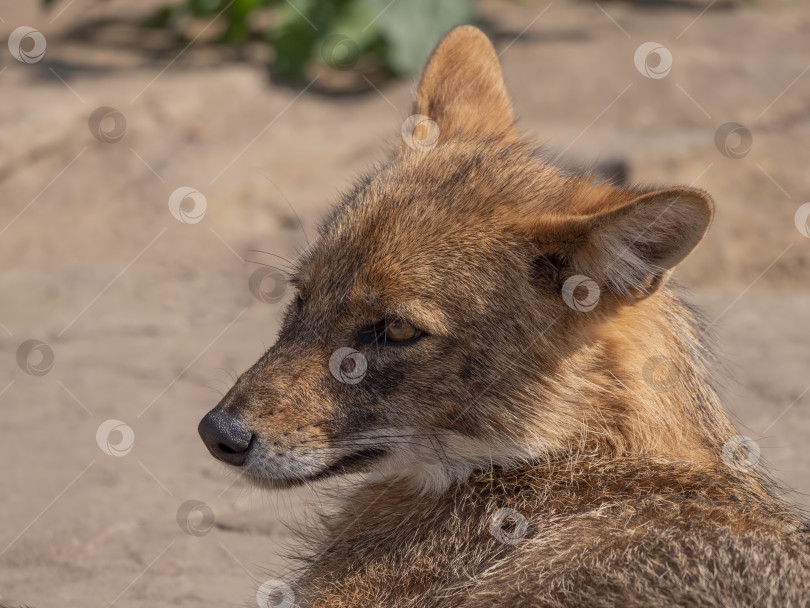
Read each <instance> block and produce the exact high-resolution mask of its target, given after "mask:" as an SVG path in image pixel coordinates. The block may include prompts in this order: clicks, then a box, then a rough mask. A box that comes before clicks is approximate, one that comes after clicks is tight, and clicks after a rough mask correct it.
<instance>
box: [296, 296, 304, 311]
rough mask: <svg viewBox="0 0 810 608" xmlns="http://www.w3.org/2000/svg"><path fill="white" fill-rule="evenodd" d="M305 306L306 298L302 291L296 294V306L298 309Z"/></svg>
mask: <svg viewBox="0 0 810 608" xmlns="http://www.w3.org/2000/svg"><path fill="white" fill-rule="evenodd" d="M303 307H304V299H303V298H302V297H301V294H300V293H297V294H295V308H296V310H301V309H302V308H303Z"/></svg>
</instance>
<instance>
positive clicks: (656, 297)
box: [200, 26, 810, 608]
mask: <svg viewBox="0 0 810 608" xmlns="http://www.w3.org/2000/svg"><path fill="white" fill-rule="evenodd" d="M414 115H415V117H412V118H411V119H410V120H409V122H408V125H410V126H411V127H413V129H412V130H410V131H409V132H408V133H406V135H408V137H407V138H405V139H407V142H406V144H400V146H399V148H398V149H397V150H396V151H395V152H394V153H393V154H392V155H391V158H390V159H389V160H388V161H387V162H385V163H384V164H382V165H381V166H379V168H377V170H376V171H374V172H373V173H371V174H370V175H368V176H367V177H366V178H365V179H363V180H361V181H360V183H359V184H358V185H357V187H356V188H355V189H354V190H353V191H352V192H350V193H349V194H348V195H346V196H345V197H344V199H343V200H342V202H341V203H340V205H339V206H338V208H337V209H336V210H335V211H334V212H333V214H332V215H331V216H330V217H329V219H328V221H326V223H325V225H324V226H323V228H322V230H321V233H320V237H319V239H318V241H317V243H315V244H314V245H313V246H312V247H311V248H310V249H309V250H308V251H306V253H305V254H304V255H303V256H302V259H301V260H300V261H299V263H298V265H297V269H296V270H295V272H294V273H293V275H292V277H291V282H292V285H294V287H295V289H296V296H295V299H294V301H293V302H292V303H291V304H290V306H289V308H288V310H287V312H286V316H285V318H284V322H283V326H282V328H281V331H280V335H279V338H278V341H277V342H276V344H275V345H274V346H273V347H272V348H271V349H270V350H269V351H268V352H267V353H266V354H265V355H264V356H263V357H262V358H261V359H260V360H259V361H258V362H257V363H256V364H255V365H254V366H253V367H252V368H251V369H250V370H248V371H247V372H245V373H244V374H243V375H242V377H240V378H239V380H238V381H237V382H236V384H235V386H234V387H233V388H232V389H231V390H230V391H229V392H228V394H227V395H226V396H225V398H224V399H223V400H222V402H221V403H220V404H219V405H217V407H216V408H214V409H213V410H212V411H211V412H209V413H208V415H206V416H205V418H204V419H203V421H202V422H201V423H200V434H201V435H202V437H203V439H204V441H205V443H206V445H207V446H208V448H209V449H210V451H211V453H212V454H213V455H214V456H216V457H217V458H219V459H220V460H223V461H225V462H227V463H230V464H231V465H234V466H236V467H241V471H242V472H243V473H244V475H245V476H246V477H248V478H250V479H251V480H253V481H255V482H257V483H259V484H261V485H263V486H267V487H271V488H283V487H289V486H294V485H298V484H302V483H305V482H309V481H313V480H319V479H324V478H326V477H330V476H333V475H339V474H343V473H350V472H366V473H369V475H367V476H366V477H364V481H363V482H358V486H357V487H356V489H354V490H353V493H352V494H351V495H350V496H348V497H347V498H346V499H345V503H344V504H343V505H342V507H341V508H340V510H339V511H338V513H337V514H336V515H334V516H332V517H330V518H326V520H325V526H324V530H323V534H321V535H319V536H318V537H317V539H315V540H314V541H313V542H312V543H311V544H310V546H309V547H308V548H307V551H308V553H307V555H308V562H307V565H306V570H305V571H304V573H303V574H302V576H301V577H300V579H299V580H298V581H297V582H296V583H295V584H294V586H293V590H294V592H295V595H296V602H297V604H298V605H301V606H310V607H315V606H318V607H324V608H343V607H348V606H352V607H362V608H367V607H372V606H386V607H391V606H402V607H405V606H408V607H413V608H419V607H427V606H431V607H445V606H453V607H465V608H473V607H481V608H483V607H490V606H509V607H522V606H616V605H621V606H625V607H627V606H691V605H700V606H717V607H720V606H722V607H727V606H780V607H781V606H804V605H808V603H810V576H808V575H810V530H808V526H807V525H806V524H805V523H804V521H803V519H802V518H801V517H800V516H799V515H798V514H797V513H796V512H795V511H794V510H793V509H791V508H790V507H789V506H788V505H786V504H785V503H784V502H783V501H782V500H781V499H780V498H778V496H777V494H776V492H775V491H774V490H773V488H772V486H771V485H770V483H769V482H768V479H767V477H766V476H765V475H764V474H763V473H762V472H761V471H759V470H758V468H757V467H753V466H750V463H749V462H748V461H747V460H745V459H744V454H743V453H742V452H743V451H744V450H743V448H744V447H745V445H744V444H743V445H741V444H740V442H739V441H737V436H736V434H735V432H734V430H733V428H732V426H731V425H730V423H729V421H728V419H727V418H726V415H725V414H724V413H723V411H722V409H721V406H720V405H719V403H718V399H717V397H716V395H715V393H714V391H713V390H712V388H711V387H710V382H709V375H708V372H707V360H708V359H709V354H708V351H707V349H706V347H705V345H704V341H703V339H702V338H703V330H702V327H703V326H702V321H701V319H700V317H699V316H698V315H697V313H696V312H695V310H694V309H693V308H692V307H690V306H689V305H688V304H686V303H684V302H683V300H682V299H681V298H680V296H679V295H678V294H677V291H676V290H675V289H674V288H673V287H672V285H671V284H669V283H668V278H669V274H670V272H671V271H672V269H673V268H674V267H675V266H676V265H677V264H679V263H680V262H681V261H682V260H683V259H684V257H686V256H687V255H688V254H689V252H690V251H692V249H693V248H694V247H695V246H696V245H697V244H698V243H699V242H700V240H701V239H702V238H703V235H704V233H705V232H706V229H707V228H708V226H709V223H710V221H711V219H712V201H711V199H710V198H709V196H708V195H707V194H706V193H705V192H702V191H700V190H696V189H692V188H668V189H639V188H628V187H620V186H618V185H613V184H610V183H605V182H598V181H597V180H595V179H594V178H593V177H592V176H589V175H570V174H567V173H565V172H563V171H561V170H560V169H558V168H556V167H554V166H551V165H550V164H547V163H545V162H543V161H542V160H540V159H539V158H538V155H537V154H536V153H535V149H534V147H533V146H532V144H531V143H530V142H527V141H524V140H523V139H521V138H520V137H519V136H518V133H517V132H516V129H515V125H514V120H513V116H512V110H511V104H510V101H509V98H508V96H507V93H506V89H505V86H504V83H503V78H502V75H501V70H500V66H499V64H498V60H497V57H496V55H495V52H494V49H493V48H492V46H491V45H490V43H489V41H488V40H487V38H486V37H485V36H484V35H483V34H482V33H481V32H480V31H479V30H477V29H475V28H473V27H469V26H464V27H459V28H456V29H454V30H453V31H451V32H450V33H449V34H448V35H447V36H446V37H445V39H444V40H443V41H442V42H441V43H440V44H439V46H438V48H437V49H436V50H435V51H434V53H433V55H432V57H431V58H430V61H429V62H428V64H427V66H426V68H425V70H424V73H423V75H422V78H421V81H420V84H419V87H418V91H417V96H416V101H415V106H414ZM406 126H407V125H406ZM406 131H408V129H406Z"/></svg>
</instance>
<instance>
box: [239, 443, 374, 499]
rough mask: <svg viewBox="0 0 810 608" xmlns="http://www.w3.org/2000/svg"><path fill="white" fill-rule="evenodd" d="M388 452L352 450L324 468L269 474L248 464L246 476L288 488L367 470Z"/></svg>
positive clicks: (260, 482) (276, 486)
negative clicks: (298, 472)
mask: <svg viewBox="0 0 810 608" xmlns="http://www.w3.org/2000/svg"><path fill="white" fill-rule="evenodd" d="M387 454H388V451H387V450H385V449H383V448H376V447H369V448H363V449H359V450H357V451H355V452H350V453H349V454H346V455H344V456H341V457H340V458H339V459H338V460H336V461H335V462H333V463H331V464H329V465H326V466H325V467H324V468H322V469H320V470H315V471H311V472H302V473H300V474H289V473H288V474H282V475H277V474H272V473H271V474H268V472H267V469H266V468H265V467H264V466H262V465H260V464H257V465H254V466H252V467H251V466H248V468H247V470H246V471H245V473H246V477H247V478H248V479H249V480H251V481H252V482H253V483H254V484H256V485H259V486H263V487H267V488H271V489H286V488H292V487H295V486H300V485H302V484H304V483H308V482H313V481H320V480H322V479H327V478H329V477H334V476H337V475H348V474H351V473H363V472H366V471H368V467H369V465H371V464H373V463H375V462H377V461H379V460H380V459H382V458H383V457H385V456H386V455H387Z"/></svg>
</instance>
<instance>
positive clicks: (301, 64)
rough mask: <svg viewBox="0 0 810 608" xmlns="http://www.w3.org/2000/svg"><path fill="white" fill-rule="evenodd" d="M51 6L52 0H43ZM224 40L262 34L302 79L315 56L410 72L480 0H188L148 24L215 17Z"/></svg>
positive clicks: (280, 67)
mask: <svg viewBox="0 0 810 608" xmlns="http://www.w3.org/2000/svg"><path fill="white" fill-rule="evenodd" d="M43 2H44V3H45V4H46V5H50V4H52V3H53V2H54V0H43ZM220 13H221V17H220V18H221V19H224V21H225V24H226V27H225V30H224V32H223V35H222V42H225V43H228V44H232V45H242V44H245V43H246V42H248V41H252V40H256V39H260V40H263V41H265V42H266V43H267V44H269V45H270V46H271V47H272V49H273V51H274V60H273V67H274V68H275V70H276V71H277V72H278V73H279V74H280V75H281V76H283V77H285V78H289V79H297V78H301V77H302V76H303V75H304V73H305V71H306V69H307V68H308V66H310V65H312V64H313V63H319V64H327V65H329V66H330V67H332V68H334V69H338V70H346V69H351V68H353V67H355V65H356V64H357V63H358V61H360V60H363V64H364V65H376V66H377V67H381V68H383V69H386V70H387V71H389V72H391V73H393V74H395V75H398V76H412V75H413V74H415V73H416V72H417V71H418V70H419V68H420V67H421V66H422V64H423V63H424V62H425V60H426V59H427V57H428V55H429V53H430V51H431V50H432V49H433V47H434V46H435V45H436V43H437V42H438V41H439V39H440V38H441V36H442V35H443V34H445V33H446V32H447V31H448V30H449V29H450V28H452V27H453V26H455V25H459V24H461V23H471V22H473V21H474V20H475V2H474V0H182V1H180V2H173V3H168V4H166V5H165V6H163V7H162V8H161V9H160V10H158V11H157V12H156V13H155V14H154V15H153V16H152V17H151V18H150V19H149V20H148V25H151V26H155V27H177V25H178V24H184V23H187V22H188V21H189V20H190V19H208V20H210V19H214V18H215V17H217V16H219V15H220Z"/></svg>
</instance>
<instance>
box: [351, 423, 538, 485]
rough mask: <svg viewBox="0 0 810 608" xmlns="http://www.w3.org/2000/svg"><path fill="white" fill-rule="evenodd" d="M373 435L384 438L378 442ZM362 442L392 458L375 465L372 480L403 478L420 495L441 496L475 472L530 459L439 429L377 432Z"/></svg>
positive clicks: (521, 452) (514, 449)
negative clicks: (377, 448)
mask: <svg viewBox="0 0 810 608" xmlns="http://www.w3.org/2000/svg"><path fill="white" fill-rule="evenodd" d="M373 435H377V436H384V437H385V439H384V440H382V439H380V440H377V441H376V442H375V439H374V436H373ZM398 438H399V439H398ZM359 443H362V444H363V445H366V444H367V445H377V446H384V447H386V448H387V449H388V450H389V455H388V456H386V457H385V458H384V459H383V460H382V461H380V462H379V463H377V464H376V465H375V467H374V472H375V474H374V475H373V476H372V477H371V478H370V480H372V479H373V480H379V479H386V478H399V479H404V480H407V481H408V482H409V483H410V484H411V487H412V488H413V489H414V491H416V492H419V493H420V494H441V493H443V492H446V491H447V490H448V489H449V488H450V486H452V485H453V484H456V483H461V482H464V481H466V480H467V479H469V477H470V475H471V474H472V473H473V472H474V471H477V470H479V471H480V470H487V469H490V468H491V467H492V466H502V467H509V466H514V465H515V464H517V463H518V462H520V461H523V460H528V459H529V458H530V456H531V454H530V453H528V452H526V450H521V449H520V448H517V447H516V446H514V445H511V446H507V444H506V443H505V442H497V443H493V442H492V440H489V441H484V440H483V439H476V438H472V437H467V436H464V435H459V434H457V433H453V432H450V431H446V430H440V429H436V431H435V432H433V433H430V432H425V431H421V432H420V430H419V429H384V430H378V431H375V433H374V434H369V435H368V436H366V437H364V438H363V439H362V440H360V442H359ZM524 452H526V453H524Z"/></svg>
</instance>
